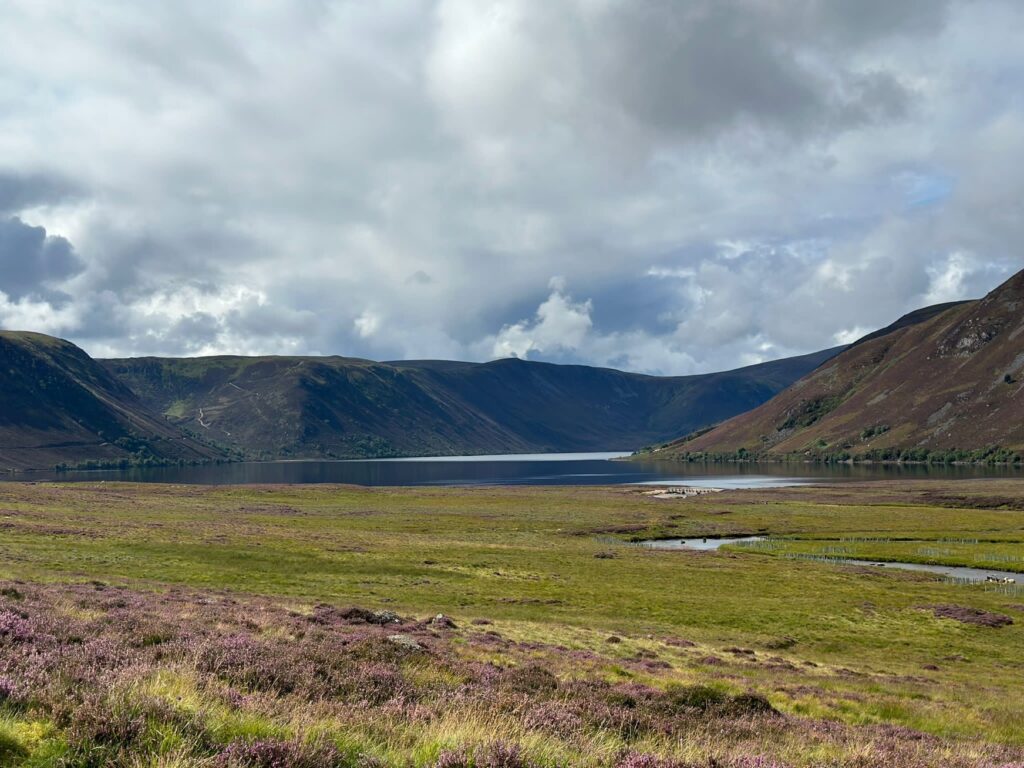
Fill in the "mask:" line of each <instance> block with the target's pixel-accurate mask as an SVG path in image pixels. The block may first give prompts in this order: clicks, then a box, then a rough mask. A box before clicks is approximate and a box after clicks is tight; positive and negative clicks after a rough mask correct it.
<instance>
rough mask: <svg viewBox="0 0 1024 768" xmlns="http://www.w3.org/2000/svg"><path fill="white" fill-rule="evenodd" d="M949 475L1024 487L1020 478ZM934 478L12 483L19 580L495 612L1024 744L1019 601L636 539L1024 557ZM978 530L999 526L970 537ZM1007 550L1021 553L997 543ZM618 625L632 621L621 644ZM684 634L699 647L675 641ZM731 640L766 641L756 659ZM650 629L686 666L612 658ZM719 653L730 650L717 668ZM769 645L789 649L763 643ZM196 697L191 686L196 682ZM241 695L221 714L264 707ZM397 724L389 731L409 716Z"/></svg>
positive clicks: (791, 695) (846, 709)
mask: <svg viewBox="0 0 1024 768" xmlns="http://www.w3.org/2000/svg"><path fill="white" fill-rule="evenodd" d="M945 488H946V490H949V489H950V488H955V490H956V492H957V493H965V492H966V493H967V494H968V495H970V494H971V493H975V494H977V496H978V498H979V499H980V498H985V499H989V500H991V499H993V498H1008V499H1020V498H1021V496H1020V494H1019V491H1018V488H1017V484H1016V483H1014V482H1013V481H977V482H976V481H963V482H961V483H959V484H955V485H954V484H950V485H949V486H948V487H945ZM937 490H940V487H939V486H938V485H937V484H934V483H919V484H917V485H911V484H897V483H865V484H859V485H858V484H850V485H847V486H842V487H837V488H831V489H817V488H801V489H788V490H776V491H756V492H755V491H745V492H733V493H726V494H720V495H713V496H707V497H699V498H695V499H688V500H658V499H652V498H650V497H646V496H643V495H642V494H641V493H639V492H638V491H636V490H632V489H623V488H617V489H601V488H502V489H488V488H479V489H358V488H346V487H326V486H309V487H222V488H199V487H170V486H154V485H147V486H131V485H117V484H88V485H87V484H78V485H35V486H33V485H24V484H3V485H0V525H2V531H3V535H2V537H0V577H2V578H4V579H21V580H28V581H40V582H61V581H74V582H81V581H88V580H100V581H103V582H107V583H115V584H126V585H129V586H133V587H143V588H152V589H161V588H163V587H164V586H167V585H184V586H188V587H193V588H198V589H204V590H215V591H222V590H226V591H230V592H235V593H242V594H257V595H267V596H274V597H276V598H280V599H281V600H284V601H286V602H288V603H290V604H293V605H295V606H296V607H302V606H306V607H308V606H309V605H311V604H313V603H316V602H329V603H334V604H339V605H345V604H357V605H364V606H367V607H373V608H389V609H392V610H397V611H399V612H405V613H411V614H415V615H419V616H426V615H431V614H435V613H439V612H443V613H446V614H451V615H454V616H455V617H456V618H457V619H458V620H459V621H460V622H468V620H469V619H473V618H487V619H490V620H492V621H494V622H495V624H494V626H495V627H496V628H498V629H500V631H501V633H502V634H503V635H504V636H506V637H508V638H510V639H513V640H521V641H526V642H537V643H545V644H550V645H562V646H567V647H569V648H573V649H588V650H591V651H595V652H597V653H599V654H601V655H603V656H606V657H607V658H608V659H609V661H610V664H611V665H612V666H610V667H609V668H608V669H607V670H605V672H603V674H608V675H609V676H611V677H615V676H616V675H620V676H622V679H636V680H638V681H641V682H650V683H653V684H656V685H660V686H665V685H668V684H671V683H685V684H694V683H703V682H708V681H710V682H712V683H713V684H715V685H719V686H721V687H723V689H727V690H732V691H742V690H744V689H747V688H752V689H755V690H758V691H761V692H763V693H765V694H766V695H767V696H768V697H769V698H770V700H771V701H772V703H773V704H774V705H775V706H776V707H778V708H780V709H782V710H783V711H786V712H789V713H791V714H794V715H800V716H807V717H813V718H828V719H835V720H841V721H843V722H846V723H851V724H877V723H891V724H899V725H905V726H908V727H911V728H915V729H919V730H922V731H925V732H928V733H932V734H935V735H938V736H941V737H946V738H967V739H979V740H982V741H986V742H991V743H1004V744H1015V745H1022V744H1024V729H1021V728H1020V727H1019V724H1020V723H1022V722H1024V675H1022V674H1021V673H1022V671H1024V661H1022V658H1021V648H1022V647H1024V629H1022V625H1024V613H1021V607H1020V605H1019V604H1021V603H1024V598H1020V597H1017V598H1014V597H1012V596H1009V595H1003V594H999V593H996V592H992V591H986V589H985V588H984V587H980V586H979V587H965V586H957V585H952V584H947V583H943V582H941V581H938V580H935V579H933V578H931V577H929V576H927V575H920V574H911V573H898V572H888V571H879V572H867V571H865V570H864V569H860V568H851V567H839V566H832V565H827V564H822V563H815V562H803V561H797V560H792V559H786V558H782V557H778V556H776V555H778V554H779V553H780V551H777V550H774V549H773V550H769V551H766V552H758V551H756V550H750V551H745V550H740V549H732V550H729V549H727V550H724V551H721V552H718V553H692V552H660V551H651V550H646V549H642V548H638V547H632V546H629V545H628V543H627V539H629V538H631V537H637V536H647V535H654V536H686V535H702V536H703V535H728V534H747V533H758V532H761V533H768V534H771V535H776V536H788V537H798V538H794V539H792V540H788V541H786V542H784V543H783V550H781V551H784V552H792V553H808V554H824V552H823V550H825V549H827V548H829V547H833V548H834V547H849V548H850V550H851V553H850V554H847V555H845V556H849V557H862V556H864V557H868V558H873V559H903V560H915V559H916V558H932V559H926V560H919V561H920V562H944V563H949V564H964V565H985V566H988V567H993V568H1003V569H1011V566H1013V565H1014V563H1016V564H1017V566H1018V567H1017V568H1014V569H1016V570H1024V567H1021V566H1020V560H1019V558H1021V557H1022V556H1024V512H1021V511H1015V510H1012V509H992V508H955V507H950V506H941V505H940V503H945V502H936V501H935V499H936V498H937V497H936V496H935V494H936V492H937ZM986 503H988V502H986ZM991 503H993V504H994V503H995V502H991ZM866 539H874V541H866ZM967 539H969V540H974V539H977V540H979V542H982V543H980V544H978V545H973V544H965V543H958V542H959V541H960V540H967ZM944 540H948V541H944ZM953 540H957V541H953ZM925 549H927V550H929V551H932V550H934V551H939V550H941V554H934V553H933V554H923V550H925ZM599 553H611V554H612V555H614V556H613V557H601V558H599V557H596V555H598V554H599ZM995 557H1003V558H1008V559H1006V560H1000V561H998V562H997V561H994V560H990V559H986V558H995ZM1012 558H1018V559H1017V560H1013V559H1012ZM936 603H954V604H958V605H965V606H972V607H977V608H982V609H985V610H989V611H995V612H999V613H1003V614H1008V615H1011V616H1013V617H1014V618H1015V620H1016V623H1015V624H1014V625H1012V626H1009V627H1006V628H1003V629H998V630H995V629H989V628H984V627H977V626H969V625H965V624H961V623H957V622H954V621H951V620H948V619H937V618H935V617H934V616H933V615H932V614H931V613H930V612H929V611H926V610H922V609H921V607H922V606H926V605H930V604H936ZM610 634H616V635H619V636H621V637H622V638H623V640H624V641H623V642H622V643H621V644H618V645H614V646H612V645H609V644H608V643H607V642H606V638H607V636H608V635H610ZM673 638H675V639H678V638H682V639H685V640H687V641H690V642H692V643H695V644H696V646H695V647H694V648H680V647H679V646H673V645H670V644H668V643H667V642H666V641H667V640H671V639H673ZM735 647H740V648H745V649H753V650H755V651H756V653H757V660H756V661H751V660H750V659H748V658H745V657H744V656H743V655H742V654H736V653H733V652H732V651H730V650H729V649H730V648H735ZM645 650H646V651H651V652H655V653H657V655H658V657H659V658H662V659H667V660H669V661H671V663H672V669H671V670H667V671H664V672H652V673H649V674H647V673H638V672H636V671H635V670H633V669H632V668H630V667H628V666H623V667H621V668H620V672H615V671H614V669H615V663H616V660H617V659H626V658H628V657H631V656H633V655H635V654H636V653H637V652H638V651H645ZM708 656H714V657H716V658H719V659H720V660H721V664H720V665H718V666H715V667H709V666H708V665H707V663H706V661H704V659H706V658H707V657H708ZM771 657H776V658H777V659H778V662H775V663H767V662H766V660H767V659H769V658H771ZM783 664H784V665H785V666H783ZM812 665H814V666H812ZM926 665H929V666H935V667H938V669H928V670H927V671H926V670H925V667H926ZM175 685H178V686H184V688H183V690H186V689H187V686H186V685H185V684H184V683H182V682H181V681H177V680H175V679H174V678H173V677H168V678H167V679H164V680H160V681H154V683H153V686H154V690H164V689H170V690H173V688H174V686H175ZM161 686H162V687H161ZM180 695H181V696H184V697H186V698H185V700H186V703H187V690H186V692H185V693H182V694H180ZM222 716H223V728H225V729H243V730H244V729H246V728H252V727H255V728H257V729H258V728H260V727H263V726H261V725H259V724H256V725H253V724H252V723H248V724H247V723H246V722H235V721H232V720H231V718H230V717H229V716H228V715H227V714H226V713H225V714H223V715H222ZM12 727H13V726H12V725H11V723H10V722H8V721H2V720H0V765H3V762H2V761H3V759H5V758H3V757H2V755H3V754H5V753H4V750H5V749H7V750H8V751H10V750H14V749H18V748H19V747H18V745H19V744H21V742H20V741H19V740H18V738H19V737H18V736H17V735H16V732H15V731H14V730H12ZM451 727H454V726H451ZM388 733H390V734H391V735H390V736H388ZM388 733H381V734H377V736H376V737H373V738H377V739H379V740H380V741H381V742H382V743H383V742H386V741H387V738H394V737H395V733H394V732H391V731H389V732H388ZM372 736H373V735H372V734H370V735H368V736H367V738H370V737H372ZM439 738H440V737H439ZM388 749H392V748H391V747H388ZM12 754H13V753H12ZM396 754H397V751H396Z"/></svg>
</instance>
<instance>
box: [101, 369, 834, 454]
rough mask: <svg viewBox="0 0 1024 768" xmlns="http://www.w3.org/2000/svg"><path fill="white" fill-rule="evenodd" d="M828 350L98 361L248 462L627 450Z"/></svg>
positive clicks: (735, 407) (763, 388)
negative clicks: (577, 359) (649, 367)
mask: <svg viewBox="0 0 1024 768" xmlns="http://www.w3.org/2000/svg"><path fill="white" fill-rule="evenodd" d="M837 351H838V350H828V351H825V352H819V353H815V354H812V355H805V356H802V357H797V358H791V359H788V360H779V361H775V362H771V363H764V364H761V365H756V366H751V367H748V368H743V369H740V370H737V371H730V372H727V373H716V374H707V375H702V376H687V377H654V376H642V375H638V374H631V373H623V372H621V371H615V370H610V369H600V368H590V367H586V366H562V365H551V364H546V363H534V362H527V361H522V360H497V361H494V362H490V363H481V364H478V363H460V362H451V361H406V362H393V363H377V362H371V361H368V360H359V359H353V358H343V357H320V358H315V357H255V358H248V357H208V358H189V359H173V358H133V359H123V360H106V361H103V364H104V365H105V366H106V368H107V370H108V371H109V372H110V373H111V374H112V375H114V376H116V377H117V378H119V379H120V380H121V381H122V382H123V383H124V384H125V385H126V386H128V387H130V388H131V389H132V390H133V391H135V392H136V393H138V394H139V396H140V397H141V398H142V400H143V401H144V402H145V403H146V404H147V406H149V407H150V408H151V409H152V410H154V411H157V412H160V413H163V414H165V415H166V416H167V418H168V419H170V420H171V421H173V422H174V423H176V424H179V425H182V426H185V427H187V428H188V429H189V430H192V431H195V432H196V433H199V434H202V435H203V436H204V437H206V438H208V439H209V440H211V441H213V442H216V443H217V444H221V445H225V446H230V447H231V448H234V449H237V450H240V451H243V452H244V453H245V454H246V455H248V456H253V457H261V458H277V457H359V456H388V455H455V454H462V453H466V454H470V453H472V454H479V453H511V452H533V451H587V450H615V449H622V450H632V449H635V448H638V447H640V446H643V445H646V444H650V443H654V442H663V441H665V440H667V439H670V438H671V437H673V436H675V435H678V434H679V433H680V432H682V431H687V430H692V429H697V428H700V427H704V426H707V425H710V424H713V423H715V422H718V421H721V420H722V419H725V418H728V417H730V416H733V415H735V414H737V413H740V412H742V411H744V410H747V409H749V408H752V407H755V406H757V405H759V404H761V403H763V402H764V401H765V400H767V399H768V398H770V397H771V396H772V395H774V394H775V393H777V392H779V391H781V390H782V389H783V388H784V387H786V386H787V385H789V384H790V383H792V382H793V381H795V380H796V379H797V378H799V377H800V376H802V375H803V374H805V373H807V372H808V371H810V370H813V369H814V368H816V367H817V366H818V365H819V364H821V363H822V362H824V361H825V360H827V359H829V358H830V357H831V356H833V355H834V354H835V353H836V352H837Z"/></svg>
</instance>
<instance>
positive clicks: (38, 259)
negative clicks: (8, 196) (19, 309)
mask: <svg viewBox="0 0 1024 768" xmlns="http://www.w3.org/2000/svg"><path fill="white" fill-rule="evenodd" d="M83 269H84V265H83V264H82V262H81V261H80V260H79V258H78V256H77V255H76V254H75V251H74V249H73V248H72V247H71V243H69V242H68V241H67V240H65V239H64V238H63V237H54V236H50V235H47V233H46V230H45V229H44V228H43V227H32V226H29V225H28V224H26V223H25V222H23V221H22V220H21V219H19V218H18V217H17V216H15V217H12V218H10V219H7V220H6V221H4V220H0V291H2V292H3V293H4V294H6V295H7V298H8V299H11V300H14V301H17V300H19V299H23V298H25V297H27V296H33V297H47V298H50V299H52V300H57V301H59V300H61V299H63V298H64V297H63V296H61V295H60V294H59V293H58V292H57V291H56V290H55V287H56V286H58V285H60V284H61V283H63V282H65V281H67V280H68V279H70V278H71V277H73V276H75V275H76V274H78V273H79V272H81V271H82V270H83Z"/></svg>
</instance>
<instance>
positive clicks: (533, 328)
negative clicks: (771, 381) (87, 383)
mask: <svg viewBox="0 0 1024 768" xmlns="http://www.w3.org/2000/svg"><path fill="white" fill-rule="evenodd" d="M1022 28H1024V3H1021V2H1019V0H960V1H958V0H900V2H893V1H892V0H857V2H850V1H849V0H641V1H640V2H638V1H637V0H494V1H493V2H491V1H489V0H401V1H400V2H377V1H376V0H372V1H371V0H301V1H300V0H293V1H292V2H283V0H260V1H259V2H252V1H251V0H218V2H216V3H211V2H209V0H166V1H165V0H149V1H147V2H144V3H140V2H136V1H134V0H88V2H86V1H85V0H0V327H2V328H7V329H19V330H35V331H40V332H44V333H50V334H54V335H58V336H61V337H64V338H68V339H70V340H72V341H74V342H75V343H77V344H79V345H80V346H82V347H83V348H84V349H85V350H86V351H88V352H89V353H90V354H92V355H94V356H98V357H112V356H129V355H131V356H134V355H175V356H180V355H189V356H192V355H207V354H338V355H346V356H355V357H366V358H371V359H377V360H394V359H418V358H419V359H422V358H443V359H461V360H480V361H484V360H490V359H494V358H498V357H511V356H517V357H521V358H528V359H531V360H546V361H551V362H559V363H584V364H589V365H599V366H609V367H615V368H621V369H626V370H633V371H639V372H644V373H652V374H665V375H669V374H671V375H680V374H691V373H700V372H706V371H714V370H724V369H729V368H735V367H738V366H742V365H748V364H752V363H756V362H760V361H763V360H768V359H774V358H779V357H785V356H789V355H793V354H801V353H806V352H811V351H815V350H820V349H824V348H828V347H832V346H835V345H837V344H841V343H846V342H849V341H852V340H854V339H856V338H857V337H858V336H860V335H863V334H865V333H867V332H869V331H871V330H874V329H876V328H878V327H881V326H884V325H887V324H888V323H890V322H892V321H893V320H895V319H896V318H897V317H899V316H900V315H902V314H904V313H906V312H908V311H911V310H913V309H916V308H919V307H921V306H925V305H929V304H934V303H938V302H944V301H952V300H956V299H962V298H975V297H979V296H982V295H984V294H985V293H986V292H987V291H989V290H991V289H992V288H994V287H995V286H996V285H998V284H999V283H1000V282H1002V281H1003V280H1004V279H1005V278H1007V277H1009V276H1010V275H1011V274H1012V273H1014V272H1016V271H1018V270H1019V269H1021V268H1022V267H1024V173H1021V169H1022V168H1024V46H1021V44H1020V30H1021V29H1022Z"/></svg>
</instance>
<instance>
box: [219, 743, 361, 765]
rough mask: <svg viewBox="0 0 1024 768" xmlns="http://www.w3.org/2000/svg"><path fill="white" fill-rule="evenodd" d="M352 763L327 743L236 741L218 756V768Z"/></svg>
mask: <svg viewBox="0 0 1024 768" xmlns="http://www.w3.org/2000/svg"><path fill="white" fill-rule="evenodd" d="M348 764H349V761H348V760H347V759H346V758H345V756H344V755H343V754H342V753H341V752H340V751H339V750H338V748H337V747H335V746H334V745H333V744H330V743H327V742H308V743H304V742H301V741H279V740H277V739H258V740H256V741H234V742H232V743H231V744H229V745H228V746H227V747H225V748H224V750H223V751H222V752H221V753H220V754H219V755H217V759H216V760H215V761H214V765H215V766H217V768H343V766H347V765H348Z"/></svg>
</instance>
